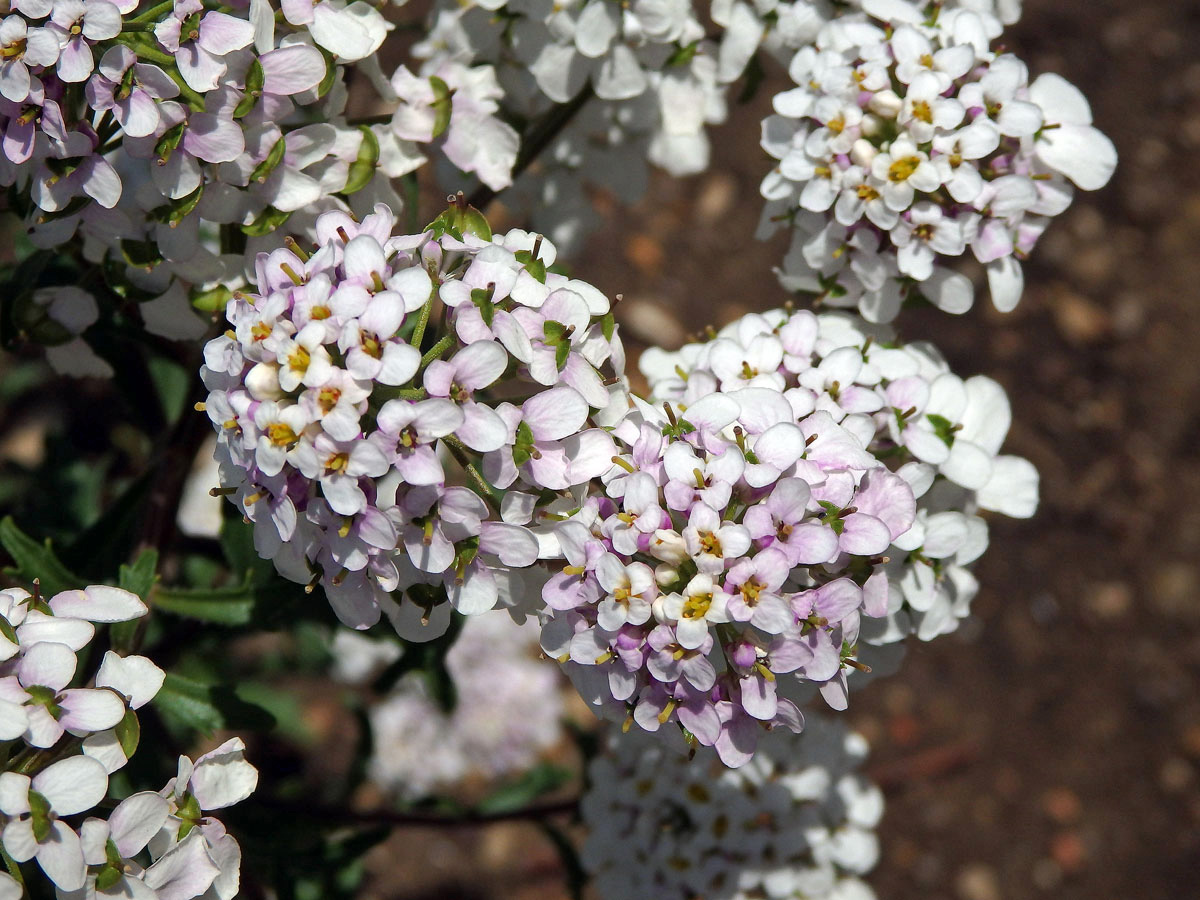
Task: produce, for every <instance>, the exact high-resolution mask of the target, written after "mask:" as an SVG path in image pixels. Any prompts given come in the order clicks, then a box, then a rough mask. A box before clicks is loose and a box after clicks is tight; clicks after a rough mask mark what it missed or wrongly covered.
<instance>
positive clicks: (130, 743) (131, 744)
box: [113, 709, 142, 759]
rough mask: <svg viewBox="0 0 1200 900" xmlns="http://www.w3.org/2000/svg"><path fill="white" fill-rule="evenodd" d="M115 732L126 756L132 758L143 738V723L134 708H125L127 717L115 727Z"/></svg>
mask: <svg viewBox="0 0 1200 900" xmlns="http://www.w3.org/2000/svg"><path fill="white" fill-rule="evenodd" d="M113 734H114V735H115V736H116V738H117V743H118V744H120V745H121V752H122V753H124V754H125V758H126V759H131V758H132V757H133V754H134V753H135V752H136V751H137V748H138V743H139V742H140V741H141V739H142V723H141V722H139V721H138V717H137V713H135V712H134V711H133V710H132V709H127V710H125V717H124V718H123V719H121V721H120V722H118V723H117V724H116V727H115V728H113Z"/></svg>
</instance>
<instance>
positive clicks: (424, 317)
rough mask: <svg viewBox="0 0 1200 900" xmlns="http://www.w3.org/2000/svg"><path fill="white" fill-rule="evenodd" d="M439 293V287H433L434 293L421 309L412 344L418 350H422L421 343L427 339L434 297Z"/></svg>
mask: <svg viewBox="0 0 1200 900" xmlns="http://www.w3.org/2000/svg"><path fill="white" fill-rule="evenodd" d="M436 293H437V285H434V286H433V291H432V292H431V293H430V295H429V299H428V300H426V301H425V305H424V306H422V307H421V315H420V317H419V318H418V319H417V327H416V328H414V329H413V333H412V340H411V341H410V343H411V344H412V345H413V346H414V347H416V348H417V349H418V350H420V349H421V341H422V340H424V338H425V328H426V326H427V325H428V324H429V315H430V313H432V312H433V297H434V295H435V294H436Z"/></svg>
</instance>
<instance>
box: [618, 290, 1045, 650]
mask: <svg viewBox="0 0 1200 900" xmlns="http://www.w3.org/2000/svg"><path fill="white" fill-rule="evenodd" d="M776 360H778V362H776ZM743 364H744V365H746V366H747V367H749V370H750V371H753V370H755V369H757V370H758V371H759V375H757V376H756V377H757V378H758V379H759V380H758V382H757V383H758V384H760V385H762V386H766V387H770V388H771V389H772V390H775V391H779V392H780V393H781V394H782V396H783V397H784V398H786V399H787V401H788V402H789V404H790V405H791V406H792V407H793V408H794V409H796V410H797V413H798V414H799V412H800V411H802V410H805V409H809V408H815V409H816V410H820V411H824V412H826V413H828V414H830V415H831V416H832V418H833V420H834V421H836V422H838V423H839V424H840V425H841V426H842V427H843V428H848V429H851V430H853V431H854V432H855V433H856V434H857V435H858V436H859V438H860V440H861V441H862V444H863V446H865V447H866V448H867V449H868V450H869V452H870V453H872V454H873V455H874V456H875V457H876V458H877V459H880V460H883V461H884V462H885V463H886V464H887V466H888V468H889V469H890V470H891V471H893V472H894V473H895V476H896V477H898V478H900V479H902V480H903V482H904V483H905V484H906V485H907V486H908V489H909V490H910V491H911V492H912V495H913V496H914V497H915V498H916V512H915V517H914V518H913V519H912V520H911V522H910V524H911V527H908V528H906V530H904V531H903V532H902V533H899V534H895V535H893V536H892V540H891V546H890V547H887V548H881V549H880V550H877V551H875V552H877V553H882V554H886V555H887V557H888V558H889V561H888V562H887V563H886V564H885V565H884V566H883V571H884V572H886V574H887V580H888V584H889V588H888V589H887V590H885V591H882V592H881V593H882V599H883V605H884V606H885V607H886V610H887V616H886V617H881V618H876V619H873V620H872V619H868V620H864V622H863V633H862V638H863V639H864V640H866V641H867V642H869V643H873V644H874V643H890V642H894V641H898V640H900V639H901V638H903V637H904V636H906V635H907V634H910V633H914V632H915V633H916V634H917V635H918V636H919V637H920V638H922V639H924V640H929V639H931V638H933V637H936V636H937V635H939V634H943V633H946V632H949V631H953V630H954V629H955V628H956V627H957V625H958V620H959V619H961V618H962V617H964V616H966V615H967V613H968V611H969V604H970V601H971V599H972V598H973V597H974V595H975V592H976V589H977V584H976V582H975V579H974V577H973V576H972V575H971V574H970V572H969V571H968V569H967V566H968V565H969V564H971V563H972V562H974V561H975V560H976V559H978V558H979V556H981V555H982V554H983V552H984V551H985V550H986V549H987V545H988V529H987V523H986V522H985V521H984V519H983V518H982V517H980V516H979V515H978V511H979V510H989V511H993V512H998V513H1002V514H1004V515H1007V516H1013V517H1015V518H1027V517H1029V516H1032V515H1033V513H1034V512H1035V511H1036V509H1037V502H1038V475H1037V471H1036V470H1035V469H1034V468H1033V466H1032V465H1031V464H1030V463H1029V461H1028V460H1025V459H1023V458H1021V457H1017V456H1010V455H1005V454H1001V453H1000V448H1001V445H1002V444H1003V443H1004V438H1005V436H1006V435H1007V433H1008V428H1009V424H1010V422H1011V418H1012V414H1011V410H1010V407H1009V403H1008V397H1007V395H1006V394H1005V392H1004V389H1003V388H1002V387H1001V386H1000V385H999V384H997V383H996V382H995V381H993V380H992V379H990V378H987V377H985V376H982V375H976V376H973V377H971V378H967V379H965V380H964V379H962V378H960V377H959V376H957V375H955V374H954V373H953V372H951V371H950V367H949V366H948V365H947V363H946V362H945V360H944V359H943V358H942V357H941V355H940V354H939V353H938V352H937V350H936V348H934V347H933V346H932V345H930V344H925V343H917V344H904V345H902V344H897V343H896V341H895V335H894V334H893V333H892V331H891V330H890V329H888V328H886V327H885V326H878V325H871V324H869V323H867V322H865V321H863V320H862V319H859V318H858V317H856V316H850V315H847V314H844V313H822V314H820V315H815V314H813V313H811V312H808V311H807V310H802V311H797V312H786V311H783V310H776V311H774V312H770V313H765V314H763V315H748V316H744V317H743V318H741V319H739V320H737V321H736V322H733V323H731V324H730V325H728V326H727V327H726V328H724V329H722V330H721V331H720V332H719V333H718V334H717V335H716V336H715V337H714V339H713V340H711V341H709V342H707V343H703V344H690V345H687V346H685V347H684V348H682V349H681V350H680V351H679V352H678V353H664V352H663V351H659V350H652V351H647V353H645V354H643V356H642V361H641V365H642V369H643V371H644V372H645V374H646V376H647V378H648V379H649V380H650V384H651V388H652V391H653V393H654V395H655V396H656V397H660V398H662V399H666V400H671V401H673V402H677V403H685V404H686V403H693V402H696V401H695V398H697V397H701V396H703V395H704V394H706V393H707V392H709V391H713V390H722V391H728V390H730V389H731V388H735V387H737V386H738V385H740V384H741V383H742V379H743V378H744V376H745V375H746V374H747V372H746V371H739V367H740V366H742V365H743ZM856 505H857V501H856Z"/></svg>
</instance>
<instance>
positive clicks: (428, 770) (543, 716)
mask: <svg viewBox="0 0 1200 900" xmlns="http://www.w3.org/2000/svg"><path fill="white" fill-rule="evenodd" d="M537 636H538V629H537V625H536V624H535V623H534V622H532V621H526V622H525V623H524V624H523V625H517V624H516V623H514V622H513V621H512V619H511V618H509V617H508V616H506V615H502V614H501V613H499V612H495V613H492V614H490V615H485V616H472V617H470V618H468V619H467V620H466V621H465V622H464V623H463V626H462V631H461V632H460V633H459V635H458V637H457V638H455V641H454V645H453V646H452V647H451V648H450V650H449V652H447V654H446V671H447V674H448V675H449V676H450V680H451V682H452V683H453V686H454V708H453V710H451V711H446V710H445V709H443V708H442V707H441V706H440V705H439V703H438V701H437V699H436V698H435V697H434V695H433V693H432V692H431V690H430V687H429V683H428V681H427V680H426V678H425V677H424V676H422V675H416V674H410V675H408V676H406V677H405V678H403V679H402V680H401V681H400V682H399V683H398V684H397V685H396V687H395V688H394V689H392V690H391V691H390V692H389V693H388V694H387V695H386V696H384V697H383V698H381V699H380V700H379V701H378V702H376V703H373V704H372V705H371V706H370V708H369V709H368V712H367V715H368V718H369V720H370V725H371V746H372V756H371V761H370V763H369V766H368V775H369V777H370V778H371V780H372V781H374V782H375V783H376V784H377V785H379V786H380V787H381V788H383V789H384V790H385V791H387V792H388V793H389V794H392V795H394V796H397V797H399V798H401V799H403V800H407V801H413V800H420V799H422V798H425V797H428V796H429V795H431V794H433V793H434V792H436V791H439V790H444V789H446V788H450V787H453V786H455V785H458V784H461V783H463V782H465V781H471V780H480V779H481V780H483V781H485V782H489V783H495V782H498V781H500V780H501V779H504V778H507V777H511V776H514V775H519V774H521V773H522V772H525V771H527V770H528V769H529V768H531V767H532V766H533V765H534V764H535V763H536V762H537V761H538V758H539V757H540V756H541V755H542V754H543V753H545V752H546V751H547V750H549V749H550V748H551V747H553V746H554V745H555V744H557V743H558V741H559V740H560V739H561V738H562V724H561V720H562V715H563V702H562V693H561V689H562V678H561V676H560V675H559V673H558V672H557V671H556V670H555V668H554V667H553V666H548V665H547V664H546V663H545V661H544V660H540V659H538V652H539V651H538V640H537ZM333 652H334V660H335V669H334V671H335V673H336V674H337V675H338V676H339V677H341V678H342V679H343V680H346V681H351V682H359V681H362V680H363V679H365V678H366V677H367V676H368V675H369V674H370V671H371V670H372V669H376V668H378V667H380V666H382V665H383V664H386V663H390V662H394V661H395V660H396V659H398V658H399V657H400V654H401V651H400V648H399V647H397V645H396V643H395V641H389V640H376V639H372V638H369V637H366V636H364V635H360V634H358V633H357V632H353V631H346V630H341V631H339V632H338V633H337V635H336V636H335V638H334V642H333ZM364 663H366V665H364Z"/></svg>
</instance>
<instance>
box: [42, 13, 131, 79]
mask: <svg viewBox="0 0 1200 900" xmlns="http://www.w3.org/2000/svg"><path fill="white" fill-rule="evenodd" d="M47 30H48V31H50V32H52V33H53V34H54V35H55V36H56V37H57V38H58V41H59V47H60V49H59V56H58V65H57V66H56V68H55V71H56V72H57V74H58V77H59V78H61V79H62V80H63V81H65V82H67V83H74V82H79V81H86V80H87V79H88V76H90V75H91V74H92V70H93V69H94V68H95V60H94V59H93V57H92V44H94V43H97V42H99V41H104V40H108V39H109V38H113V37H116V36H117V35H118V34H120V33H121V11H120V10H119V9H118V8H117V7H116V6H114V5H113V4H112V3H109V2H108V0H55V3H54V11H53V12H51V13H50V24H49V25H48V26H47Z"/></svg>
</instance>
